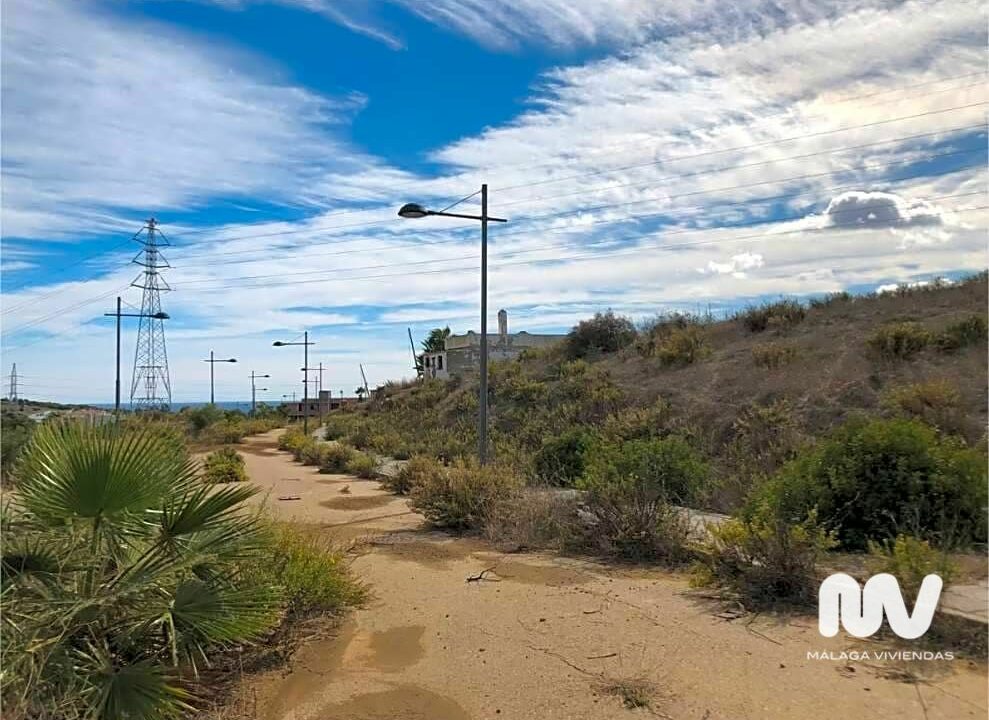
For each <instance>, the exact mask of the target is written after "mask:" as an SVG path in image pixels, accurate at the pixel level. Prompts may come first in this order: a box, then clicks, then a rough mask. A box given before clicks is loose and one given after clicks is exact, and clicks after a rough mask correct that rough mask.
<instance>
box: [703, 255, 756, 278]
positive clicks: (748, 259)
mask: <svg viewBox="0 0 989 720" xmlns="http://www.w3.org/2000/svg"><path fill="white" fill-rule="evenodd" d="M762 265H763V260H762V255H759V254H758V253H741V254H739V255H732V257H731V259H730V260H729V261H728V262H715V261H713V260H711V261H709V262H708V264H707V268H706V269H703V268H702V269H701V272H702V273H704V272H709V273H716V274H718V275H728V274H731V275H733V276H734V277H736V278H744V277H746V275H745V271H746V270H752V269H754V268H761V267H762Z"/></svg>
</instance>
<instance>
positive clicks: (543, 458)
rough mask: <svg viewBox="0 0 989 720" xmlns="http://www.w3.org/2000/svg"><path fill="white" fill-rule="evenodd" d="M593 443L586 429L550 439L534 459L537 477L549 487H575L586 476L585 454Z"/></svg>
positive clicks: (564, 433)
mask: <svg viewBox="0 0 989 720" xmlns="http://www.w3.org/2000/svg"><path fill="white" fill-rule="evenodd" d="M591 443H592V437H591V434H590V433H589V432H588V431H587V430H585V429H584V428H573V429H571V430H567V431H565V432H563V433H561V434H560V435H556V436H555V437H552V438H549V439H548V440H546V442H544V443H543V446H542V447H541V448H539V450H538V451H537V452H536V454H535V456H534V458H533V465H534V468H535V472H536V476H537V477H538V478H539V479H540V480H541V481H542V482H544V483H547V484H549V485H564V486H569V485H573V484H574V482H575V481H576V480H577V479H578V478H580V477H581V476H582V475H583V474H584V453H585V452H587V449H588V448H589V447H590V445H591Z"/></svg>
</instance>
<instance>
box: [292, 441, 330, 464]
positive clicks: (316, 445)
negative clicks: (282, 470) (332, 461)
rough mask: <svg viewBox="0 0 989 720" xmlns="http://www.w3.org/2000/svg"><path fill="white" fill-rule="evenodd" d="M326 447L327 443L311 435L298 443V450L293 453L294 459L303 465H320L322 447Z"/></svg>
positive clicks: (322, 452)
mask: <svg viewBox="0 0 989 720" xmlns="http://www.w3.org/2000/svg"><path fill="white" fill-rule="evenodd" d="M326 447H327V445H326V444H325V443H322V442H320V441H318V440H315V439H313V438H311V437H310V438H307V439H306V441H305V442H303V443H301V444H300V446H299V449H298V451H297V452H296V453H295V459H296V460H298V461H299V462H301V463H302V464H303V465H322V463H323V454H324V449H325V448H326Z"/></svg>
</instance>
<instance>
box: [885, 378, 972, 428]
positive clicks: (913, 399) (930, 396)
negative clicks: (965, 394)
mask: <svg viewBox="0 0 989 720" xmlns="http://www.w3.org/2000/svg"><path fill="white" fill-rule="evenodd" d="M882 404H883V406H884V407H886V408H887V409H889V410H891V411H893V412H894V413H897V414H899V415H905V416H907V417H915V418H918V419H920V420H922V421H923V422H925V423H927V424H928V425H932V426H934V427H936V428H938V429H939V430H944V431H946V432H949V433H951V432H959V431H960V430H962V425H963V413H962V406H961V405H962V395H961V393H960V392H959V391H958V388H956V387H955V386H954V385H953V384H952V383H950V382H949V381H947V380H925V381H923V382H918V383H911V384H909V385H900V386H897V387H894V388H891V389H890V390H888V391H887V392H886V393H885V394H884V395H883V398H882Z"/></svg>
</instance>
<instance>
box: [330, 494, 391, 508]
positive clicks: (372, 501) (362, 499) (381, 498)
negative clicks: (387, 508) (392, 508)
mask: <svg viewBox="0 0 989 720" xmlns="http://www.w3.org/2000/svg"><path fill="white" fill-rule="evenodd" d="M393 499H394V498H393V497H392V496H391V495H359V496H357V497H337V498H333V499H332V500H324V501H323V502H321V503H320V505H322V506H323V507H325V508H330V509H331V510H370V509H371V508H376V507H381V506H382V505H387V504H388V503H390V502H391V501H392V500H393Z"/></svg>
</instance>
